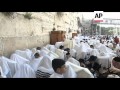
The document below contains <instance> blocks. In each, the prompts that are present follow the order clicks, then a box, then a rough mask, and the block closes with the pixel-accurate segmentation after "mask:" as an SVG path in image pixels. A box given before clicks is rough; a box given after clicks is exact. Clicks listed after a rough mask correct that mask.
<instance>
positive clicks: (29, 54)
mask: <svg viewBox="0 0 120 90" xmlns="http://www.w3.org/2000/svg"><path fill="white" fill-rule="evenodd" d="M25 51H26V53H27V56H28V60H32V54H33V53H32V51H31V50H29V49H26V50H25Z"/></svg>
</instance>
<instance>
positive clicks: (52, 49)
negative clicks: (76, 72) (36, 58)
mask: <svg viewBox="0 0 120 90" xmlns="http://www.w3.org/2000/svg"><path fill="white" fill-rule="evenodd" d="M56 49H57V48H56V47H55V46H54V45H50V48H49V50H50V51H52V52H55V50H56Z"/></svg>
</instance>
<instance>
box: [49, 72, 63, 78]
mask: <svg viewBox="0 0 120 90" xmlns="http://www.w3.org/2000/svg"><path fill="white" fill-rule="evenodd" d="M50 78H64V76H63V75H61V74H58V73H55V72H54V73H53V74H52V75H51V76H50Z"/></svg>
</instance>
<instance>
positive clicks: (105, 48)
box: [99, 45, 116, 57]
mask: <svg viewBox="0 0 120 90" xmlns="http://www.w3.org/2000/svg"><path fill="white" fill-rule="evenodd" d="M99 51H100V53H107V54H109V55H110V56H111V57H115V56H116V55H115V54H114V53H113V50H112V49H110V48H108V47H106V46H105V45H101V47H100V48H99Z"/></svg>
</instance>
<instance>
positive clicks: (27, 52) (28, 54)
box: [15, 49, 32, 60]
mask: <svg viewBox="0 0 120 90" xmlns="http://www.w3.org/2000/svg"><path fill="white" fill-rule="evenodd" d="M15 54H17V55H20V56H21V57H23V58H26V59H28V60H31V58H32V52H31V51H30V50H28V49H26V50H25V51H21V50H16V51H15Z"/></svg>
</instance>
